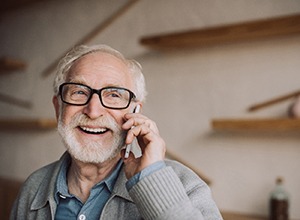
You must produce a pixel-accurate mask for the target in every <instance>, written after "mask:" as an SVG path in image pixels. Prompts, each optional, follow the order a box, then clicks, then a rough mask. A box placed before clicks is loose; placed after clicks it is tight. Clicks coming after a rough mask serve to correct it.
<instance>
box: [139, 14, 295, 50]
mask: <svg viewBox="0 0 300 220" xmlns="http://www.w3.org/2000/svg"><path fill="white" fill-rule="evenodd" d="M299 33H300V15H299V14H297V15H292V16H285V17H278V18H270V19H264V20H257V21H251V22H245V23H238V24H232V25H226V26H220V27H210V28H206V29H200V30H190V31H185V32H177V33H169V34H162V35H154V36H147V37H142V38H141V39H140V43H141V44H142V45H145V46H149V47H152V48H156V49H171V48H173V49H176V48H183V47H196V46H209V45H215V44H220V43H234V42H238V41H246V40H254V39H262V38H270V37H278V36H284V35H292V34H299Z"/></svg>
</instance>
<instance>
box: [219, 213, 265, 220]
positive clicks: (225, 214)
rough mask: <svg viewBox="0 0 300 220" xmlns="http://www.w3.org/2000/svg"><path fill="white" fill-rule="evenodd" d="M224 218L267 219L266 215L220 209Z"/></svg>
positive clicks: (226, 219) (229, 219) (237, 219)
mask: <svg viewBox="0 0 300 220" xmlns="http://www.w3.org/2000/svg"><path fill="white" fill-rule="evenodd" d="M221 214H222V217H223V219H224V220H268V217H265V216H259V215H249V214H242V213H236V212H224V211H221Z"/></svg>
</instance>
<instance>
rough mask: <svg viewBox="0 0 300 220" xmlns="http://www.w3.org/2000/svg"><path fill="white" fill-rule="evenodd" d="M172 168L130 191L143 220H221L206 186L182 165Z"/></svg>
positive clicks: (155, 173)
mask: <svg viewBox="0 0 300 220" xmlns="http://www.w3.org/2000/svg"><path fill="white" fill-rule="evenodd" d="M171 164H172V166H167V167H165V168H163V169H160V170H158V171H156V172H154V173H152V174H151V175H149V176H147V177H145V178H144V179H142V180H141V181H139V182H138V183H137V184H136V185H135V186H133V187H132V189H131V190H130V191H129V194H130V196H131V198H132V199H133V201H134V202H135V203H136V206H137V208H138V210H139V212H140V214H141V215H142V216H143V218H144V219H149V220H150V219H170V220H171V219H172V220H177V219H178V220H182V219H189V220H192V219H197V220H208V219H209V220H219V219H222V216H221V214H220V212H219V210H218V208H217V206H216V204H215V202H214V201H213V199H212V195H211V191H210V189H209V187H208V186H207V185H206V183H205V182H204V181H202V180H201V179H200V178H199V177H198V176H197V175H196V174H195V173H194V172H192V171H191V170H190V169H188V168H186V167H184V166H183V165H181V164H179V163H177V162H171Z"/></svg>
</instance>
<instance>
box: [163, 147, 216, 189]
mask: <svg viewBox="0 0 300 220" xmlns="http://www.w3.org/2000/svg"><path fill="white" fill-rule="evenodd" d="M166 156H167V157H168V158H170V159H173V160H176V161H178V162H180V163H182V164H183V165H185V166H187V167H189V168H190V169H191V170H193V171H194V172H195V173H196V174H197V175H198V176H199V177H200V178H201V179H202V180H203V181H204V182H206V184H207V185H210V184H211V180H210V179H209V178H208V177H207V176H206V175H204V174H203V173H202V172H200V171H199V169H196V168H195V167H193V166H191V165H190V164H188V163H187V162H186V161H184V160H183V159H182V157H180V156H179V155H177V154H175V153H174V152H172V151H170V150H169V149H167V152H166Z"/></svg>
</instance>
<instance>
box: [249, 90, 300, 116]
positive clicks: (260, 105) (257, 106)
mask: <svg viewBox="0 0 300 220" xmlns="http://www.w3.org/2000/svg"><path fill="white" fill-rule="evenodd" d="M299 95H300V91H295V92H292V93H289V94H287V95H283V96H280V97H277V98H274V99H270V100H268V101H265V102H261V103H257V104H254V105H252V106H250V107H249V108H248V111H249V112H252V111H256V110H259V109H261V108H265V107H268V106H271V105H274V104H277V103H279V102H282V101H285V100H287V99H290V98H295V97H297V96H299Z"/></svg>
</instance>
